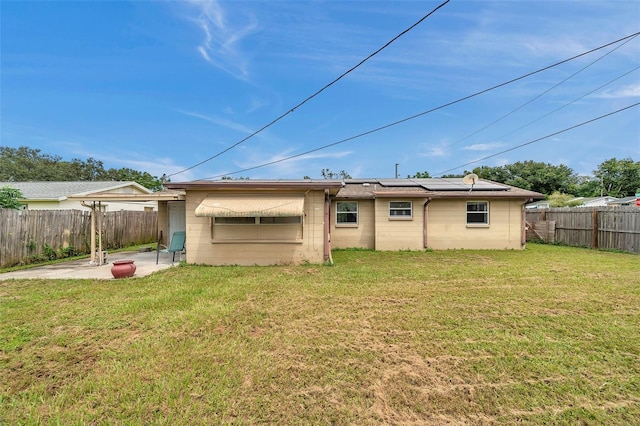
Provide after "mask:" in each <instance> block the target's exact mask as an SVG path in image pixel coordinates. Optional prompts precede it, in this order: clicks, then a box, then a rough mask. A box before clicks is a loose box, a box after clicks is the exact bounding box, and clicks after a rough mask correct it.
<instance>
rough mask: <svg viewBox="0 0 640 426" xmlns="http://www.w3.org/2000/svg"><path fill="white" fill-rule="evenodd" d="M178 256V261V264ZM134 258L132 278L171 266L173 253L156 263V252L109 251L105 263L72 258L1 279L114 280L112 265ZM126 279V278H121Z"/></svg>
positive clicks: (162, 255) (1, 276)
mask: <svg viewBox="0 0 640 426" xmlns="http://www.w3.org/2000/svg"><path fill="white" fill-rule="evenodd" d="M177 258H178V256H176V263H175V264H174V265H177V264H178V259H177ZM123 259H132V260H133V261H134V263H135V265H136V272H135V274H134V275H133V277H131V278H136V277H144V276H146V275H149V274H151V273H152V272H155V271H160V270H162V269H167V268H170V267H171V266H172V265H171V255H167V254H166V253H160V259H159V261H158V264H157V265H156V252H155V251H150V252H137V251H135V252H134V251H132V252H118V253H108V254H107V263H105V264H104V265H99V266H98V265H92V264H91V263H90V260H89V259H88V258H87V259H81V260H72V261H69V262H62V263H57V264H55V265H45V266H37V267H34V268H29V269H22V270H20V271H13V272H5V273H3V274H0V281H3V280H10V279H73V278H78V279H99V280H113V279H115V278H113V275H111V267H112V266H113V262H114V261H116V260H123ZM120 279H126V278H120Z"/></svg>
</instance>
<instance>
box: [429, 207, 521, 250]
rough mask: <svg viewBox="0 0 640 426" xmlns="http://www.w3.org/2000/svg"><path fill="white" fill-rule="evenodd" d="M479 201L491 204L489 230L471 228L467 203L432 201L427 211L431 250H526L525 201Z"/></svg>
mask: <svg viewBox="0 0 640 426" xmlns="http://www.w3.org/2000/svg"><path fill="white" fill-rule="evenodd" d="M470 201H471V200H470ZM475 201H489V225H488V226H467V223H466V208H467V207H466V202H467V200H438V199H436V200H433V201H431V203H429V205H428V211H427V246H428V247H429V248H431V249H435V250H442V249H522V248H524V247H523V246H522V243H521V239H522V206H523V201H519V200H481V199H479V200H475Z"/></svg>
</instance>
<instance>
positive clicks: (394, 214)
mask: <svg viewBox="0 0 640 426" xmlns="http://www.w3.org/2000/svg"><path fill="white" fill-rule="evenodd" d="M412 207H413V203H412V202H411V201H389V217H390V218H392V219H411V218H412V217H413V208H412Z"/></svg>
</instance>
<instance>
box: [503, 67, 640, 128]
mask: <svg viewBox="0 0 640 426" xmlns="http://www.w3.org/2000/svg"><path fill="white" fill-rule="evenodd" d="M638 69H640V65H638V66H636V67H635V68H632V69H631V70H629V71H627V72H625V73H624V74H621V75H619V76H617V77H616V78H614V79H612V80H609V81H607V82H606V83H604V84H602V85H600V86H598V87H596V88H595V89H593V90H590V91H589V92H587V93H585V94H584V95H581V96H578V97H577V98H575V99H574V100H572V101H570V102H567V103H566V104H564V105H561V106H559V107H558V108H556V109H554V110H552V111H549V112H548V113H546V114H543V115H541V116H540V117H538V118H536V119H535V120H532V121H530V122H528V123H527V124H523V125H522V126H520V127H518V128H517V129H514V130H511V131H510V132H507V133H505V134H503V135H502V136H500V137H498V138H497V139H502V138H504V137H505V136H509V135H512V134H514V133H515V132H517V131H519V130H522V129H524V128H525V127H527V126H530V125H532V124H533V123H537V122H538V121H540V120H542V119H543V118H546V117H548V116H550V115H551V114H555V113H556V112H558V111H560V110H561V109H563V108H566V107H568V106H569V105H572V104H574V103H576V102H578V101H579V100H580V99H582V98H584V97H587V96H589V95H590V94H592V93H595V92H597V91H598V90H600V89H602V88H604V87H607V86H608V85H610V84H611V83H613V82H615V81H618V80H620V79H621V78H623V77H626V76H627V75H629V74H631V73H632V72H634V71H637V70H638Z"/></svg>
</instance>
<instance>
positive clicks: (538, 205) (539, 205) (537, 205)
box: [524, 200, 551, 209]
mask: <svg viewBox="0 0 640 426" xmlns="http://www.w3.org/2000/svg"><path fill="white" fill-rule="evenodd" d="M550 206H551V204H549V200H540V201H535V202H533V203H529V204H526V205H525V206H524V207H525V208H527V209H548V208H549V207H550Z"/></svg>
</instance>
